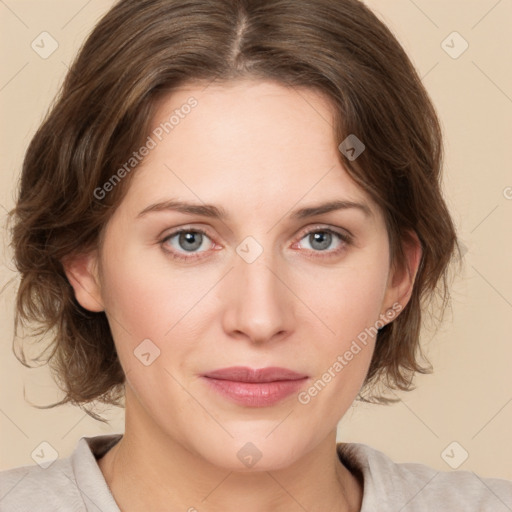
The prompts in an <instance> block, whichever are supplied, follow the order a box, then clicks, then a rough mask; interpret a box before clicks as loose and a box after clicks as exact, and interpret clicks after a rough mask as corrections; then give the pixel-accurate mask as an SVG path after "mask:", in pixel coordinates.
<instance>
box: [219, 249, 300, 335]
mask: <svg viewBox="0 0 512 512" xmlns="http://www.w3.org/2000/svg"><path fill="white" fill-rule="evenodd" d="M240 254H242V255H243V253H240ZM287 274H288V273H287V272H286V269H285V262H284V261H282V260H279V261H278V258H277V257H275V256H274V254H273V253H272V251H271V250H270V249H268V250H263V252H262V253H261V254H260V255H259V256H258V257H257V258H256V259H255V260H254V261H252V262H251V259H250V258H249V259H244V257H242V256H239V255H238V254H237V255H235V257H234V268H233V270H232V271H231V272H230V273H229V276H228V279H227V280H226V282H225V283H224V286H225V288H224V290H223V293H225V297H227V298H226V302H225V309H224V314H223V328H224V330H225V332H226V333H228V334H229V335H230V336H231V337H238V338H240V339H246V340H249V341H250V342H252V343H256V344H262V343H266V342H269V341H275V340H277V339H283V338H285V337H287V336H289V335H290V334H291V332H292V331H293V329H294V328H295V325H296V319H297V318H296V311H295V308H296V307H297V306H296V300H294V295H293V293H292V291H291V290H290V289H289V287H288V286H289V285H287V283H286V276H287Z"/></svg>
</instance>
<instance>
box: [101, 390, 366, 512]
mask: <svg viewBox="0 0 512 512" xmlns="http://www.w3.org/2000/svg"><path fill="white" fill-rule="evenodd" d="M98 463H99V466H100V469H101V471H102V473H103V475H104V477H105V480H106V481H107V484H108V485H109V487H110V489H111V492H112V494H113V496H114V498H115V500H116V502H117V503H118V505H119V508H120V509H121V510H122V511H123V512H131V511H132V510H155V511H160V510H187V511H190V512H194V511H206V510H208V511H209V512H217V511H219V512H220V511H223V512H231V511H235V510H236V511H239V510H240V509H242V510H245V511H247V512H253V511H254V512H256V511H258V512H261V511H267V510H268V511H270V510H272V511H275V512H281V511H287V512H289V511H290V510H308V511H310V512H315V511H325V510H332V511H350V512H356V511H359V510H360V507H361V501H362V486H361V483H360V482H359V481H358V479H357V478H356V477H355V476H354V475H353V474H352V473H351V472H350V471H349V470H348V469H347V468H346V467H345V466H344V465H343V464H342V463H341V462H340V460H339V458H338V456H337V453H336V431H333V432H331V433H330V434H329V435H328V436H327V437H326V438H325V440H324V441H323V442H322V443H320V444H319V445H318V446H316V447H315V448H314V449H313V450H311V451H310V452H308V453H306V454H305V455H304V456H303V457H302V458H300V459H298V460H296V461H295V462H294V463H293V464H291V465H290V466H287V467H285V468H280V469H277V470H271V471H255V470H251V471H246V472H237V471H232V470H229V469H226V468H224V469H222V468H219V467H218V466H215V465H213V464H211V463H209V462H208V461H207V460H205V459H204V458H202V457H201V456H200V455H199V454H197V453H193V452H192V451H190V450H188V449H187V448H186V447H184V445H183V444H181V443H179V442H178V441H176V440H175V439H174V438H172V437H170V436H169V435H168V434H166V433H164V432H162V431H161V430H160V429H158V428H156V427H155V426H154V425H151V424H148V423H146V422H145V418H144V415H143V413H142V412H141V411H136V414H135V411H133V410H132V407H130V406H129V402H128V400H127V401H126V427H125V434H124V435H123V438H122V439H121V440H120V441H119V442H118V443H117V444H116V445H115V446H114V447H113V448H112V449H111V450H109V451H108V452H107V454H106V455H105V456H104V457H103V458H101V459H100V460H99V461H98Z"/></svg>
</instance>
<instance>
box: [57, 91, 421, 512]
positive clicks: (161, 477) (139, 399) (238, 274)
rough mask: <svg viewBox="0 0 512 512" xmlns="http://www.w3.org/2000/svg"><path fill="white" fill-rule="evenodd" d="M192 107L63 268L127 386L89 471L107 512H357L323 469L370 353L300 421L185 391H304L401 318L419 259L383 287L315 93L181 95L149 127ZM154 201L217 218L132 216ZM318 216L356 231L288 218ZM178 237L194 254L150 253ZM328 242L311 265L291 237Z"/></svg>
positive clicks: (382, 234)
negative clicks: (240, 383)
mask: <svg viewBox="0 0 512 512" xmlns="http://www.w3.org/2000/svg"><path fill="white" fill-rule="evenodd" d="M191 96H193V97H194V98H196V99H197V101H198V105H197V106H196V107H195V108H194V109H193V110H192V111H191V113H190V114H189V115H187V116H185V117H184V119H182V120H180V122H179V124H178V125H176V126H175V127H174V129H173V130H172V132H170V133H169V134H168V135H166V136H165V137H163V140H162V141H161V142H159V143H158V145H157V146H156V147H155V148H154V149H152V150H151V151H150V153H149V154H148V155H147V156H146V157H145V158H144V160H143V162H142V163H141V164H140V165H139V166H138V167H137V168H136V170H135V171H133V172H134V173H135V175H134V176H133V178H134V179H133V181H132V183H131V184H130V188H129V190H128V193H127V195H126V197H125V198H124V199H123V201H122V202H121V204H120V205H119V207H118V208H117V210H116V211H115V213H114V215H113V217H112V218H111V220H110V221H109V223H108V224H107V226H106V231H105V233H104V241H103V246H102V248H101V250H100V251H97V252H91V253H88V254H83V255H78V256H77V257H76V258H74V259H73V260H72V261H70V262H68V263H67V264H66V271H67V275H68V278H69V280H70V282H71V284H72V285H73V287H74V289H75V294H76V297H77V300H78V301H79V302H80V304H81V305H82V306H83V307H85V308H87V309H89V310H92V311H105V312H106V315H107V317H108V320H109V322H110V326H111V329H112V333H113V337H114V340H115V344H116V347H117V351H118V354H119V357H120V361H121V364H122V366H123V369H124V371H125V374H126V429H125V435H124V437H123V439H122V440H121V441H120V443H119V444H118V445H116V446H115V447H114V448H113V449H111V450H110V451H109V452H108V453H107V454H106V455H105V456H104V457H103V458H102V459H101V460H100V461H99V465H100V468H101V470H102V472H103V474H104V475H105V478H106V480H107V483H108V484H109V486H110V488H111V490H112V493H113V495H114V497H115V499H116V501H117V502H118V504H119V506H120V508H121V509H122V510H123V511H130V510H143V509H146V510H189V509H191V507H195V508H196V509H197V510H199V511H201V510H209V511H217V510H218V511H221V510H222V511H231V510H241V509H242V510H246V511H262V510H273V511H281V510H286V511H292V510H303V508H302V507H304V509H306V510H308V511H317V510H318V511H320V510H340V511H341V510H350V511H356V510H359V509H360V506H361V498H362V488H361V484H360V482H358V480H357V479H356V478H355V476H354V475H352V474H351V473H350V471H348V469H347V468H346V467H345V466H344V465H343V464H341V463H340V462H339V460H338V459H337V456H336V453H335V442H336V426H337V423H338V422H339V420H340V419H341V418H342V416H343V415H344V414H345V412H346V411H347V410H348V408H349V407H350V405H351V404H352V402H353V401H354V399H355V398H356V396H357V394H358V392H359V390H360V388H361V386H362V384H363V381H364V378H365V376H366V373H367V370H368V367H369V364H370V361H371V356H372V353H373V349H374V343H375V340H374V338H371V337H370V338H369V339H368V343H367V345H366V346H363V348H362V350H361V351H360V352H359V353H358V354H357V355H355V356H354V358H353V359H352V360H351V361H350V362H348V364H346V366H344V368H343V370H342V371H341V372H338V373H337V374H336V376H335V377H334V378H332V380H331V381H330V382H329V383H328V384H327V385H326V386H325V387H324V389H323V390H322V391H321V392H319V393H318V394H317V396H315V397H314V398H312V399H311V400H310V401H309V403H307V404H302V403H300V402H299V401H298V399H297V394H292V395H291V396H289V397H287V398H286V399H284V400H283V401H281V402H279V403H277V404H275V405H272V406H270V407H260V408H253V407H247V406H242V405H237V404H235V403H234V402H232V401H230V400H228V399H226V398H224V397H223V396H221V395H219V394H218V393H216V392H215V391H212V390H211V389H210V388H209V387H208V386H207V385H206V383H205V382H204V379H203V378H202V377H201V375H202V374H204V373H205V372H207V371H211V370H214V369H218V368H224V367H228V366H235V365H236V366H238V365H240V366H249V367H251V368H263V367H267V366H280V367H285V368H290V369H292V370H295V371H297V372H300V373H304V374H306V375H307V376H308V377H309V378H308V380H307V381H305V383H304V386H303V388H302V389H303V390H307V389H308V388H309V387H310V386H311V385H312V383H313V382H315V381H316V380H317V379H319V378H320V377H321V376H322V374H324V373H325V372H326V371H327V369H328V368H329V367H332V366H333V364H334V362H335V361H336V360H337V357H338V356H339V355H340V354H344V353H345V352H346V351H347V350H348V349H349V347H350V346H351V343H352V342H353V340H355V339H356V337H357V336H358V334H359V333H361V332H362V331H364V329H365V328H367V327H370V326H373V325H375V322H376V321H377V320H378V319H379V318H381V317H380V315H381V314H383V313H385V312H386V310H387V309H388V308H391V307H392V306H393V304H395V305H396V303H399V304H400V305H401V306H402V307H404V306H405V305H406V303H407V301H408V300H409V296H410V292H411V290H412V286H413V282H414V276H415V274H416V270H417V267H418V264H419V259H420V256H421V249H420V247H419V242H418V243H416V244H410V245H408V246H407V247H406V251H407V255H408V261H409V268H408V269H399V270H397V271H396V272H391V266H390V261H389V244H388V238H387V233H386V228H385V223H384V219H383V216H382V213H381V212H380V211H379V210H378V208H377V206H376V205H375V204H374V203H373V202H372V201H371V200H370V198H369V197H368V196H367V195H366V194H365V193H364V191H363V190H362V189H360V188H359V186H358V185H356V184H355V183H354V182H353V181H352V180H351V179H350V177H349V176H348V174H347V173H346V171H345V170H344V168H343V166H342V164H341V162H340V155H339V152H338V149H337V146H338V144H339V143H340V142H341V141H336V140H334V137H333V131H332V118H331V112H332V109H331V108H330V106H329V103H328V102H327V100H326V99H325V98H323V97H322V96H320V95H319V94H318V93H316V92H314V91H312V90H307V89H296V88H294V89H292V88H288V87H285V86H283V85H280V84H277V83H274V82H264V81H239V82H234V83H230V84H222V85H218V84H211V85H209V86H208V87H207V88H204V86H201V87H200V86H197V85H196V86H194V85H193V84H190V85H188V86H186V87H185V86H183V87H182V88H180V89H179V90H177V91H175V92H173V93H172V94H171V95H170V96H167V97H166V98H164V100H163V101H161V103H160V104H159V107H158V111H157V114H156V115H155V118H154V120H153V127H157V126H158V125H159V124H160V123H161V122H163V121H165V120H168V119H169V116H170V115H171V114H172V112H173V110H175V109H176V108H179V107H180V106H181V105H183V104H184V103H186V101H187V99H188V98H190V97H191ZM170 199H177V200H182V201H190V202H194V203H199V204H203V203H207V204H214V205H217V206H218V207H222V208H224V209H225V210H226V211H227V213H228V214H229V216H230V217H229V218H228V219H224V220H219V219H214V218H208V217H203V216H200V215H197V214H192V215H191V214H184V213H179V212H176V211H171V210H161V211H152V212H148V213H146V214H144V215H142V216H138V215H139V213H140V212H141V211H142V210H144V209H145V208H147V207H148V206H149V205H152V204H154V203H159V202H162V201H167V200H170ZM330 200H350V201H354V202H358V203H365V204H366V205H368V207H369V208H370V209H371V215H369V216H365V214H364V213H363V212H362V211H360V210H358V209H356V208H350V209H345V210H338V211H334V212H330V213H326V214H321V215H318V216H315V217H312V218H305V219H299V220H294V219H292V218H291V214H292V212H293V211H294V210H295V209H298V208H302V207H305V206H310V205H317V204H319V203H324V202H327V201H330ZM182 227H184V228H189V229H202V230H205V231H206V232H207V236H205V237H203V243H202V245H201V246H200V247H199V248H198V249H194V251H195V252H187V250H186V249H187V245H186V243H187V242H186V241H185V242H183V241H182V242H181V245H180V243H179V235H178V236H175V237H173V238H171V239H167V241H164V239H165V238H166V237H168V236H169V235H171V234H172V233H173V231H175V230H176V229H177V228H182ZM328 228H330V229H332V230H334V231H338V232H340V233H342V234H343V233H347V232H349V233H351V234H352V236H353V239H352V242H351V243H350V244H346V243H345V242H344V241H343V240H341V239H339V238H338V237H337V236H336V235H332V240H331V242H330V245H329V242H328V241H327V242H326V243H327V249H323V250H322V248H318V247H319V246H320V244H319V243H318V242H315V240H314V238H313V235H311V236H308V232H309V231H313V230H315V232H324V231H323V230H325V229H328ZM196 236H197V235H196ZM248 236H251V237H253V238H254V239H255V240H256V241H257V242H258V244H259V246H260V247H261V248H262V249H263V252H262V253H261V254H260V255H259V256H258V257H257V258H256V259H255V261H253V262H252V263H248V262H247V261H246V260H244V259H243V258H242V257H241V256H240V255H239V254H238V253H237V251H236V249H237V247H238V246H239V245H240V244H241V242H243V241H244V239H245V238H246V237H248ZM251 247H252V246H251ZM337 249H341V250H340V252H338V253H337V254H335V252H336V250H337ZM254 250H255V249H254V248H252V249H250V251H254ZM171 251H174V252H175V253H178V254H181V255H184V256H188V257H189V258H190V259H189V260H177V259H173V258H172V257H171V256H170V255H169V252H171ZM253 254H254V253H253ZM196 256H198V257H196ZM145 339H150V340H151V342H152V343H153V344H154V345H155V346H157V347H158V349H159V350H160V355H159V357H157V358H156V359H155V360H154V361H153V362H152V363H151V364H150V365H148V366H146V365H144V364H142V363H141V361H140V360H139V359H138V358H137V357H136V356H135V355H134V350H136V348H137V347H138V345H139V344H140V343H141V342H142V340H145ZM248 442H251V443H252V444H253V445H254V446H256V447H257V449H258V450H259V452H261V459H260V460H259V461H258V462H257V463H256V464H255V465H253V466H252V467H247V466H245V465H244V464H242V463H241V461H240V460H239V458H238V457H237V452H238V451H239V450H240V449H241V448H242V447H243V446H244V445H245V444H246V443H248ZM192 510H193V509H192Z"/></svg>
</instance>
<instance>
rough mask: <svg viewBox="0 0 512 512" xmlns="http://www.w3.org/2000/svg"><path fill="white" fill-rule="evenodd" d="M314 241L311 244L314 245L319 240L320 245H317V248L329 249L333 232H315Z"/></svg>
mask: <svg viewBox="0 0 512 512" xmlns="http://www.w3.org/2000/svg"><path fill="white" fill-rule="evenodd" d="M312 236H313V243H312V244H311V245H312V247H314V245H313V244H314V243H317V242H319V243H320V246H317V247H316V248H317V249H327V248H328V247H329V245H330V243H331V237H332V235H331V233H327V232H325V231H321V232H318V233H313V234H312Z"/></svg>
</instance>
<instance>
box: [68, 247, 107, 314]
mask: <svg viewBox="0 0 512 512" xmlns="http://www.w3.org/2000/svg"><path fill="white" fill-rule="evenodd" d="M62 266H63V267H64V272H65V273H66V277H67V278H68V281H69V283H70V284H71V286H72V287H73V290H74V292H75V298H76V300H77V301H78V303H79V304H80V305H81V306H82V307H83V308H84V309H87V310H89V311H93V312H100V311H104V309H105V308H104V305H103V299H102V296H101V288H100V283H99V277H98V259H97V252H96V251H91V252H88V253H81V254H77V255H71V256H68V257H66V258H64V259H63V260H62Z"/></svg>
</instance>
